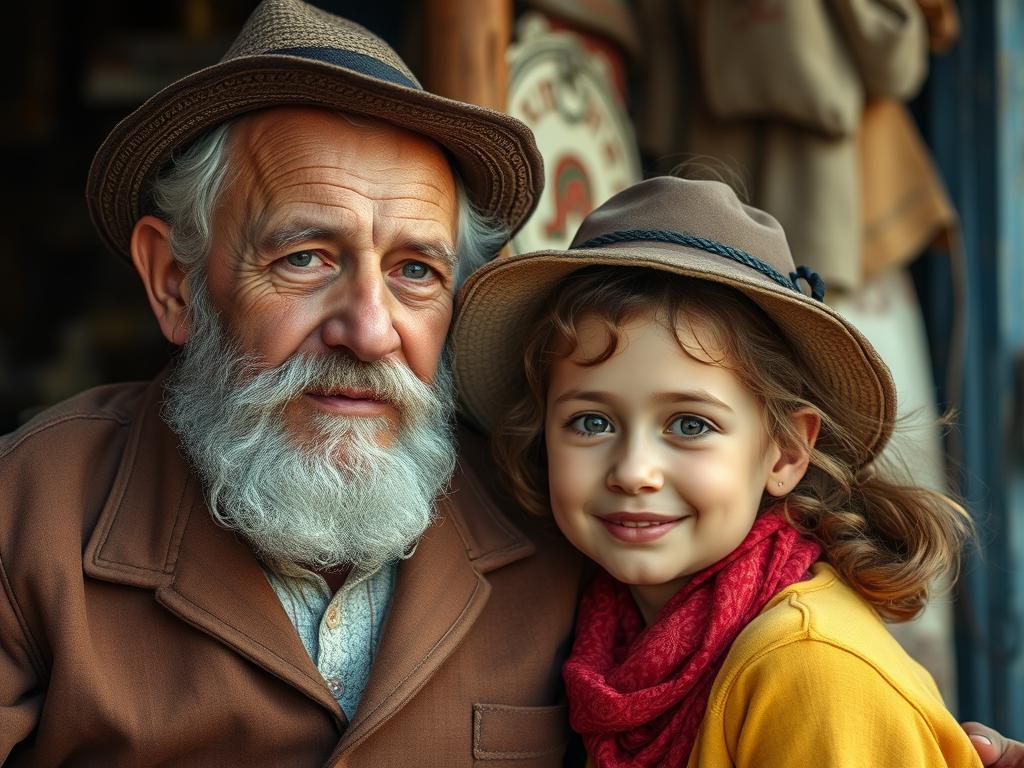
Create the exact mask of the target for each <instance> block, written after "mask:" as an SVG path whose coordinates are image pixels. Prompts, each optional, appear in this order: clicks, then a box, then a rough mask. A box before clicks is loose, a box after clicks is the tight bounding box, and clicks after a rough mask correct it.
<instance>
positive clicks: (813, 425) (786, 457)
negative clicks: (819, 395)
mask: <svg viewBox="0 0 1024 768" xmlns="http://www.w3.org/2000/svg"><path fill="white" fill-rule="evenodd" d="M789 419H790V423H791V424H792V425H793V431H794V432H795V433H796V436H797V440H796V441H795V442H794V443H793V444H792V445H786V446H784V445H781V444H780V445H778V446H777V451H778V457H777V458H776V460H775V463H774V464H773V465H772V467H771V471H770V472H769V474H768V481H767V483H766V484H765V490H766V491H768V493H769V494H771V495H772V496H785V495H786V494H787V493H789V492H790V491H792V490H793V489H794V488H795V487H796V485H797V483H799V482H800V481H801V480H803V478H804V475H805V474H806V473H807V466H808V464H809V463H810V461H811V449H812V448H813V447H814V443H815V442H816V441H817V439H818V430H819V429H821V416H820V415H819V414H818V412H817V411H816V410H814V409H813V408H800V409H798V410H796V411H793V413H791V414H790V415H789Z"/></svg>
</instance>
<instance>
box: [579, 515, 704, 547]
mask: <svg viewBox="0 0 1024 768" xmlns="http://www.w3.org/2000/svg"><path fill="white" fill-rule="evenodd" d="M688 517H689V515H666V514H662V513H658V512H612V513H610V514H607V515H599V516H598V520H600V521H601V524H602V525H603V526H604V527H605V530H607V531H608V533H610V534H611V535H612V536H614V537H615V538H616V539H618V540H619V541H625V542H627V543H630V544H643V543H646V542H649V541H655V540H656V539H660V538H661V537H662V536H664V535H665V534H666V533H668V532H669V531H671V530H672V529H673V528H675V527H676V526H677V525H679V523H681V522H682V521H683V520H686V519H687V518H688Z"/></svg>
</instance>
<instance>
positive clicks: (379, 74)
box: [267, 47, 423, 91]
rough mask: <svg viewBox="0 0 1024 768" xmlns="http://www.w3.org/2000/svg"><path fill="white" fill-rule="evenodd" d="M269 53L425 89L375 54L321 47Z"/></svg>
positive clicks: (279, 49)
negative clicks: (376, 57) (310, 60)
mask: <svg viewBox="0 0 1024 768" xmlns="http://www.w3.org/2000/svg"><path fill="white" fill-rule="evenodd" d="M267 53H268V54H277V55H281V56H298V57H300V58H303V59H312V60H313V61H321V62H323V63H324V64H333V65H334V66H336V67H344V68H345V69H351V70H352V71H353V72H358V73H359V74H361V75H367V76H369V77H375V78H377V79H378V80H386V81H387V82H389V83H394V84H395V85H404V86H405V87H406V88H415V89H416V90H417V91H422V90H423V87H422V86H421V85H419V83H416V82H415V81H413V80H410V79H409V78H408V77H406V76H405V75H404V74H402V72H400V71H399V70H397V69H395V68H394V67H392V66H391V65H390V64H385V63H384V62H383V61H381V60H380V59H375V58H373V56H367V55H366V54H365V53H356V52H355V51H346V50H344V49H343V48H319V47H316V48H314V47H308V48H276V49H275V50H273V51H267Z"/></svg>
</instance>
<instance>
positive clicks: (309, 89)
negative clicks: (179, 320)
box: [86, 52, 544, 258]
mask: <svg viewBox="0 0 1024 768" xmlns="http://www.w3.org/2000/svg"><path fill="white" fill-rule="evenodd" d="M342 53H349V54H350V52H342ZM311 55H318V52H312V53H309V52H301V55H293V54H276V53H275V54H262V55H251V56H243V57H240V58H233V59H229V60H227V61H223V62H221V63H219V64H215V65H213V66H210V67H207V68H205V69H202V70H199V71H198V72H195V73H193V74H191V75H189V76H187V77H184V78H182V79H181V80H178V81H176V82H174V83H172V84H171V85H169V86H167V87H166V88H164V89H163V90H162V91H160V92H159V93H157V94H156V95H155V96H153V97H152V98H150V99H149V100H148V101H147V102H146V103H145V104H143V105H142V106H141V107H139V108H138V109H137V110H136V111H135V112H133V113H132V114H131V115H129V116H128V117H126V118H125V119H124V120H122V121H121V122H120V123H119V124H118V125H117V126H116V127H115V128H114V130H113V131H111V133H110V135H109V136H108V137H107V139H106V141H104V142H103V144H102V146H101V147H100V149H99V151H98V152H97V153H96V157H95V158H94V159H93V163H92V167H91V169H90V172H89V180H88V184H87V188H86V198H87V202H88V206H89V212H90V215H91V216H92V219H93V222H94V223H95V225H96V227H97V229H98V231H99V233H100V235H101V237H102V238H103V240H104V241H105V242H106V243H107V244H108V245H109V246H110V247H111V248H112V249H113V250H114V251H115V252H116V253H118V254H119V255H121V256H123V257H125V258H129V243H130V239H131V233H132V229H133V227H134V226H135V222H136V221H137V220H138V219H139V218H140V217H141V216H142V215H145V214H146V213H149V211H147V210H146V209H145V205H146V201H145V199H144V198H145V194H146V190H147V187H148V185H149V184H150V183H151V181H152V179H153V178H154V177H155V175H156V174H157V173H158V172H159V171H160V169H161V168H162V167H163V166H164V165H165V163H166V162H167V161H168V160H169V159H170V157H171V155H172V152H173V151H174V150H176V149H179V148H181V147H184V146H187V145H188V144H189V143H190V142H192V141H193V140H195V139H196V138H198V137H199V136H200V135H202V134H203V133H204V132H205V131H207V130H209V129H210V128H212V127H214V126H216V125H218V124H220V123H223V122H225V121H227V120H230V119H231V118H234V117H237V116H239V115H242V114H245V113H247V112H252V111H255V110H260V109H267V108H271V107H281V106H316V107H324V108H326V109H332V110H336V111H338V112H344V113H347V114H351V115H354V116H365V117H370V118H374V119H378V120H383V121H386V122H388V123H391V124H393V125H396V126H398V127H400V128H404V129H406V130H409V131H413V132H415V133H418V134H421V135H423V136H425V137H427V138H429V139H432V140H433V141H435V142H437V144H439V145H440V146H442V147H444V148H445V149H446V150H447V151H448V152H449V153H450V154H451V156H452V158H453V160H454V162H455V164H456V166H457V169H458V171H459V174H460V176H461V177H462V179H463V181H464V183H465V185H466V190H467V192H468V194H469V197H470V199H471V200H472V201H473V203H474V204H475V205H476V206H477V207H478V208H479V209H480V210H481V211H482V212H483V213H484V214H485V215H487V216H489V217H491V218H492V219H493V220H494V221H495V222H496V223H498V224H499V225H503V226H504V227H506V228H507V230H508V233H509V235H510V236H511V235H512V234H514V233H515V232H516V231H517V230H518V229H519V228H520V227H521V226H522V225H523V223H524V222H525V221H526V219H527V217H528V216H529V215H530V213H531V212H532V211H533V209H534V208H535V207H536V205H537V202H538V201H539V199H540V194H541V191H542V189H543V186H544V166H543V160H542V159H541V155H540V152H539V150H538V149H537V145H536V142H535V141H534V138H533V134H532V133H531V131H530V129H529V128H528V127H527V126H526V125H525V124H523V123H522V122H520V121H519V120H516V119H515V118H513V117H510V116H509V115H505V114H503V113H500V112H495V111H493V110H490V109H485V108H483V107H477V106H474V105H472V104H465V103H462V102H459V101H454V100H452V99H447V98H444V97H442V96H437V95H436V94H432V93H429V92H428V91H425V90H421V89H419V88H418V87H417V86H416V84H415V83H412V81H409V82H410V83H411V84H410V85H405V84H403V83H402V79H403V78H404V76H403V75H402V73H400V72H398V71H397V70H394V71H391V72H389V71H384V72H381V71H379V70H380V69H381V67H384V69H385V70H387V69H388V68H387V66H386V65H383V64H381V63H380V62H377V61H376V60H375V59H370V62H371V63H373V64H376V65H377V70H378V71H374V72H373V74H372V75H371V74H362V73H361V72H358V71H355V70H353V69H351V68H348V67H346V66H339V65H338V64H337V63H332V62H331V61H322V60H317V59H315V58H311V57H310V56H311ZM350 55H351V54H350ZM367 58H369V57H367ZM392 75H393V76H392ZM386 77H391V79H385V78H386Z"/></svg>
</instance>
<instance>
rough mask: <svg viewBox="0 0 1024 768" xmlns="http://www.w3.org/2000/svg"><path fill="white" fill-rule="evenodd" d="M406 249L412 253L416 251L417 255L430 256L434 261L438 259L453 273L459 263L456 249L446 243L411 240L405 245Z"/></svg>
mask: <svg viewBox="0 0 1024 768" xmlns="http://www.w3.org/2000/svg"><path fill="white" fill-rule="evenodd" d="M405 248H406V249H407V250H410V251H415V252H416V253H422V254H423V255H424V256H429V257H430V258H432V259H436V260H437V261H440V262H441V263H442V264H444V265H445V266H446V267H448V268H449V269H451V270H452V271H453V272H454V271H455V267H456V266H457V265H458V263H459V254H458V253H456V251H455V249H454V248H453V247H452V246H451V245H450V244H449V243H446V242H444V241H440V242H436V241H435V242H430V241H427V240H410V241H409V242H407V243H406V244H405Z"/></svg>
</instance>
